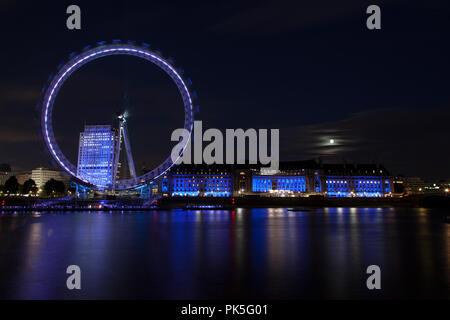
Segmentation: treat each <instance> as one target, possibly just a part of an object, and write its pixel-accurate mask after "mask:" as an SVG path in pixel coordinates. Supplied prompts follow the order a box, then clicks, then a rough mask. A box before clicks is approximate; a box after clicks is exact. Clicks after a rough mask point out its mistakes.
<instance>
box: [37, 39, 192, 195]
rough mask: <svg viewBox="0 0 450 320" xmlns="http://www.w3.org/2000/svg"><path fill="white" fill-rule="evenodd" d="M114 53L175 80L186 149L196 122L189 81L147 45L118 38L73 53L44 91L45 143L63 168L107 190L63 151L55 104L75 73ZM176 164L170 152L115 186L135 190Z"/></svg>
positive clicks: (43, 121)
mask: <svg viewBox="0 0 450 320" xmlns="http://www.w3.org/2000/svg"><path fill="white" fill-rule="evenodd" d="M112 55H129V56H135V57H139V58H142V59H145V60H147V61H150V62H152V63H153V64H155V65H157V66H158V67H160V68H161V69H162V70H164V71H165V72H166V73H167V74H168V75H169V76H170V78H171V79H172V80H173V81H174V82H175V84H176V86H177V88H178V91H179V93H180V94H181V97H182V99H183V104H184V128H185V129H186V130H188V131H189V139H187V140H186V141H184V142H183V143H184V146H183V149H182V150H183V151H184V149H185V148H186V146H187V144H188V142H189V140H190V136H191V133H192V128H193V123H194V106H193V94H192V93H191V91H190V90H189V87H188V86H187V84H186V81H185V80H184V79H183V78H182V76H181V75H180V72H179V71H177V70H176V69H175V68H174V67H173V66H172V64H171V63H169V62H168V61H167V60H165V59H164V58H162V57H161V56H160V55H159V54H157V53H155V52H153V51H151V50H150V49H149V47H148V45H145V46H138V45H135V44H122V43H117V41H115V42H114V43H112V44H105V43H99V46H97V47H94V48H90V47H89V46H88V47H86V48H85V50H84V51H83V52H82V53H80V54H78V55H75V54H72V55H71V59H70V60H69V62H67V63H66V64H64V65H62V66H61V68H59V70H58V72H57V73H56V74H55V75H54V76H52V75H51V76H50V77H49V78H50V84H49V86H48V87H47V88H44V89H43V90H45V93H44V96H43V100H42V106H41V107H42V114H41V127H42V135H43V139H44V142H45V144H46V146H47V148H48V150H49V151H50V154H51V155H52V157H53V159H55V161H56V162H57V163H58V164H59V165H60V166H61V168H63V169H64V170H65V171H66V172H67V173H68V174H70V175H71V176H73V177H75V178H76V179H77V180H79V181H80V182H82V183H85V184H87V185H90V186H93V187H96V188H99V189H104V186H100V185H96V184H93V183H91V182H90V181H88V180H86V178H84V177H81V176H78V175H77V169H76V166H75V165H73V164H72V163H71V162H70V161H69V160H68V159H67V158H66V156H65V155H64V154H63V153H62V151H61V149H60V147H59V145H58V143H57V142H56V139H55V136H54V133H53V123H52V112H53V104H54V101H55V99H56V96H57V94H58V92H59V90H60V89H61V87H62V85H63V84H64V82H65V81H66V80H67V79H68V78H69V77H70V75H71V74H72V73H74V72H75V71H76V70H78V69H80V68H81V67H82V66H83V65H85V64H86V63H88V62H90V61H92V60H96V59H99V58H102V57H106V56H112ZM181 155H182V152H181V153H180V155H179V157H181ZM177 160H178V159H176V161H175V163H176V162H177ZM173 165H174V162H173V161H172V159H171V156H170V155H169V157H167V158H166V159H165V160H164V161H163V162H162V163H161V164H160V165H159V166H157V167H156V168H154V169H153V170H151V171H149V172H147V173H146V174H144V175H141V176H139V177H136V178H131V179H125V180H118V181H116V183H115V186H114V189H116V190H126V189H132V188H136V187H139V186H141V185H144V184H146V183H149V182H150V181H152V180H155V179H157V178H158V177H160V176H161V175H163V174H165V173H166V172H167V171H168V170H169V169H170V168H171V167H172V166H173Z"/></svg>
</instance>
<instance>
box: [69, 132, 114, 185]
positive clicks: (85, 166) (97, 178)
mask: <svg viewBox="0 0 450 320" xmlns="http://www.w3.org/2000/svg"><path fill="white" fill-rule="evenodd" d="M117 143H118V132H117V130H115V129H114V128H113V127H112V126H110V125H96V126H85V127H84V132H81V133H80V143H79V149H78V168H77V175H78V176H79V177H80V178H82V179H84V180H86V181H89V182H90V183H92V184H95V185H97V186H99V187H103V188H108V187H111V186H112V184H113V183H114V181H115V176H114V175H115V163H116V159H115V155H116V146H117Z"/></svg>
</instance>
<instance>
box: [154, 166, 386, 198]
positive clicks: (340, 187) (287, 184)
mask: <svg viewBox="0 0 450 320" xmlns="http://www.w3.org/2000/svg"><path fill="white" fill-rule="evenodd" d="M390 180H391V179H390V177H389V173H388V172H387V171H386V169H385V168H384V167H382V166H379V165H375V164H373V165H372V164H370V165H368V164H359V165H356V164H352V165H346V164H323V165H322V164H319V163H317V162H315V161H314V160H307V161H292V162H282V163H280V167H279V170H276V171H273V170H272V171H270V170H267V168H261V167H260V166H257V165H236V166H231V165H211V166H208V165H181V166H177V167H175V168H174V169H173V170H171V171H170V173H169V174H168V175H167V177H164V179H163V180H162V182H161V189H162V191H163V194H165V195H166V196H172V197H207V196H214V197H231V196H237V197H239V196H246V195H256V194H257V195H267V196H274V197H278V196H290V197H296V196H311V195H316V196H326V197H385V196H390V195H391V183H390Z"/></svg>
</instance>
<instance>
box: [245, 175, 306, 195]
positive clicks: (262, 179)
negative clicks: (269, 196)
mask: <svg viewBox="0 0 450 320" xmlns="http://www.w3.org/2000/svg"><path fill="white" fill-rule="evenodd" d="M252 191H253V192H278V193H279V192H286V193H298V192H306V179H305V177H303V176H253V179H252Z"/></svg>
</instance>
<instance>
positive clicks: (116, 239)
mask: <svg viewBox="0 0 450 320" xmlns="http://www.w3.org/2000/svg"><path fill="white" fill-rule="evenodd" d="M71 264H77V265H79V266H80V267H81V270H82V290H80V291H69V290H67V289H66V287H65V283H66V277H67V275H66V273H65V271H66V268H67V266H68V265H71ZM371 264H377V265H379V266H380V267H381V270H382V290H381V291H378V292H373V291H368V290H367V289H366V287H365V282H366V278H367V275H366V273H365V270H366V268H367V266H369V265H371ZM449 287H450V224H448V223H446V222H445V219H444V218H442V215H439V212H436V211H430V210H428V209H420V208H419V209H392V208H319V209H306V210H303V211H290V210H288V209H280V208H268V209H243V208H237V209H236V210H233V211H223V210H187V211H185V210H174V211H158V212H156V211H152V212H142V213H138V212H117V213H115V212H112V213H111V212H104V213H102V212H91V213H89V212H76V213H75V212H74V213H54V212H46V213H38V212H33V213H20V212H19V213H16V214H9V213H4V214H2V215H1V216H0V297H1V298H31V299H58V298H82V299H95V298H113V299H115V298H128V299H132V298H148V299H197V298H200V299H219V298H236V299H238V298H270V299H298V298H328V299H334V298H338V299H346V298H420V297H427V298H429V297H439V298H450V289H449Z"/></svg>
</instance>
